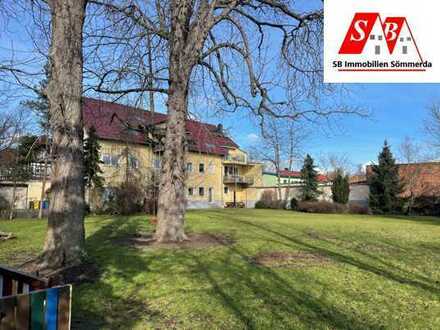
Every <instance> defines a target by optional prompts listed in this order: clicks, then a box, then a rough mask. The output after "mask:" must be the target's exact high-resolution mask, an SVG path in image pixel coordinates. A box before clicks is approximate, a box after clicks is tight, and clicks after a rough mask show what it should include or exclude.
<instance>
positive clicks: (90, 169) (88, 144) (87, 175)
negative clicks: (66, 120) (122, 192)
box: [84, 126, 104, 188]
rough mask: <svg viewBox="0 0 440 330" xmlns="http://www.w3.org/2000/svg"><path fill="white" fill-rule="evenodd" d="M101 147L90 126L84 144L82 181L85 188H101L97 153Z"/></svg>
mask: <svg viewBox="0 0 440 330" xmlns="http://www.w3.org/2000/svg"><path fill="white" fill-rule="evenodd" d="M100 149H101V146H100V145H99V142H98V136H97V135H96V130H95V128H94V127H93V126H92V127H91V128H90V129H89V134H88V137H87V138H86V139H85V142H84V180H85V184H86V186H87V187H89V188H90V187H92V186H94V187H95V188H102V186H103V184H104V178H103V177H102V176H101V174H102V170H101V167H100V164H101V163H102V162H101V160H100V159H99V151H100Z"/></svg>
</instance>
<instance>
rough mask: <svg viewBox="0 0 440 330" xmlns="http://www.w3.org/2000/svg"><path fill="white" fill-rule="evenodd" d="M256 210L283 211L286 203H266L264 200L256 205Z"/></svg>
mask: <svg viewBox="0 0 440 330" xmlns="http://www.w3.org/2000/svg"><path fill="white" fill-rule="evenodd" d="M255 208H256V209H273V210H281V209H284V208H285V203H284V201H283V200H272V201H265V200H263V199H260V200H259V201H258V202H256V203H255Z"/></svg>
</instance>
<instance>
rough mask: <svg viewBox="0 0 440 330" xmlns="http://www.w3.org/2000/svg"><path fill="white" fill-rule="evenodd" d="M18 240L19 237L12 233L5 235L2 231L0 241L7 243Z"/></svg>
mask: <svg viewBox="0 0 440 330" xmlns="http://www.w3.org/2000/svg"><path fill="white" fill-rule="evenodd" d="M14 238H17V236H15V235H14V234H12V233H5V232H2V231H0V241H7V240H8V239H14Z"/></svg>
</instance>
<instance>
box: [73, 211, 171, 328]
mask: <svg viewBox="0 0 440 330" xmlns="http://www.w3.org/2000/svg"><path fill="white" fill-rule="evenodd" d="M103 221H105V222H106V224H105V225H103V226H102V227H100V229H98V230H97V231H96V232H94V233H93V234H91V235H90V236H88V237H87V240H86V245H87V251H88V253H89V257H90V258H91V259H93V261H94V262H96V263H97V264H98V267H99V269H100V273H101V276H100V278H98V279H96V282H93V283H85V284H81V285H79V286H75V287H74V290H73V311H72V329H103V328H105V329H131V328H133V327H134V325H135V324H136V323H137V322H138V321H139V320H141V319H145V320H154V319H161V318H162V316H161V315H160V313H158V312H157V311H153V310H151V309H150V308H149V306H148V301H145V300H142V299H140V297H138V296H137V295H136V286H135V285H133V283H135V279H134V278H135V276H136V275H137V274H138V273H139V272H142V271H143V272H147V271H148V268H149V259H147V258H144V257H141V256H140V254H139V251H136V250H134V249H130V248H124V247H120V246H118V247H115V245H114V239H116V238H118V237H121V236H124V235H127V234H133V233H136V232H137V231H138V230H139V224H138V222H136V221H128V219H127V218H123V217H115V218H110V219H108V220H103Z"/></svg>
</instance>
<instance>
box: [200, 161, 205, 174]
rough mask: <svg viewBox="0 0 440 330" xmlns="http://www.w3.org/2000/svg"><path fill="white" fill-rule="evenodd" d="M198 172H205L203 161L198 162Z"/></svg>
mask: <svg viewBox="0 0 440 330" xmlns="http://www.w3.org/2000/svg"><path fill="white" fill-rule="evenodd" d="M199 173H205V164H203V163H200V164H199Z"/></svg>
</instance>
